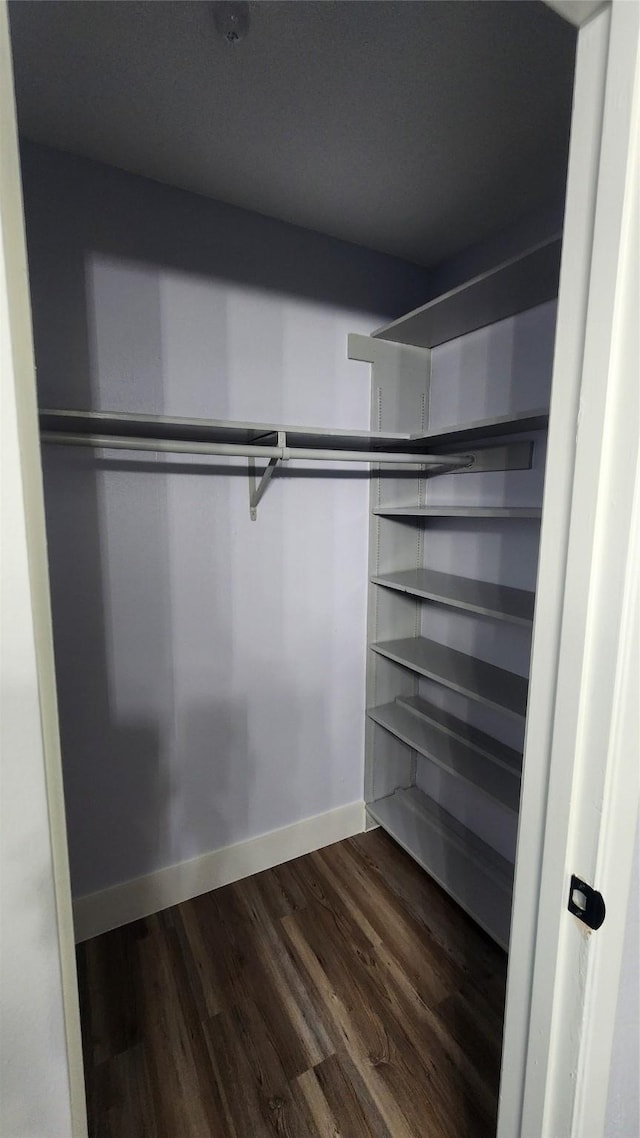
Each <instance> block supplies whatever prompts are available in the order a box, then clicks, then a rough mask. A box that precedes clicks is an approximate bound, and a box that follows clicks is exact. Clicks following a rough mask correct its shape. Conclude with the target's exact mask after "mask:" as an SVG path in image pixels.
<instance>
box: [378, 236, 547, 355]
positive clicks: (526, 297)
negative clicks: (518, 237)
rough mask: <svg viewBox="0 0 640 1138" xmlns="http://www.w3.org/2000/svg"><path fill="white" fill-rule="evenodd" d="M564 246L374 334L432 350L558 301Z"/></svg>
mask: <svg viewBox="0 0 640 1138" xmlns="http://www.w3.org/2000/svg"><path fill="white" fill-rule="evenodd" d="M561 249H562V240H561V238H559V237H554V238H552V239H550V240H548V241H544V242H543V243H541V244H540V245H535V246H534V247H533V248H531V249H528V250H527V252H526V253H523V254H522V255H521V256H519V257H514V258H512V260H509V261H504V262H503V263H502V264H501V265H498V266H497V267H496V268H494V269H491V270H490V271H489V272H487V273H481V274H480V276H477V277H474V278H473V279H472V280H470V281H467V282H466V283H465V284H463V285H460V286H459V287H458V288H454V289H451V291H450V292H445V293H444V294H443V295H442V296H438V297H436V298H435V299H434V300H430V301H429V302H428V303H427V304H423V305H422V307H421V308H416V309H414V310H413V312H409V313H408V314H407V315H406V316H401V317H400V318H399V319H398V320H394V321H392V323H391V324H386V325H385V326H384V328H378V330H377V331H376V332H374V333H373V335H374V337H375V338H376V339H379V340H391V341H393V342H394V343H396V344H407V345H412V346H413V347H416V348H436V347H438V345H439V344H445V343H446V342H447V341H448V340H455V339H457V338H458V336H464V335H466V333H467V332H475V331H476V330H477V329H478V328H484V327H486V325H488V324H495V323H497V321H499V320H505V319H506V318H507V317H508V316H515V315H516V314H517V313H518V312H524V311H525V310H526V309H527V308H535V306H536V305H538V304H544V303H545V301H547V300H553V299H554V298H555V297H556V296H557V295H558V281H559V277H560V253H561Z"/></svg>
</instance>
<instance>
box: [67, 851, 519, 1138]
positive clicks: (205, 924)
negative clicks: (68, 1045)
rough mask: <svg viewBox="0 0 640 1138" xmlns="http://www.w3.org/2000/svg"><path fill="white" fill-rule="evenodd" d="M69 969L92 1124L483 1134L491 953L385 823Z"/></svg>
mask: <svg viewBox="0 0 640 1138" xmlns="http://www.w3.org/2000/svg"><path fill="white" fill-rule="evenodd" d="M78 966H79V975H80V997H81V1007H82V1023H83V1033H84V1050H85V1067H86V1084H87V1099H88V1109H89V1125H90V1134H91V1136H92V1138H270V1136H273V1135H287V1136H289V1138H465V1136H469V1138H484V1136H485V1135H494V1134H495V1116H496V1100H497V1090H498V1078H499V1067H500V1046H501V1035H502V1015H503V1003H504V987H505V973H506V957H505V956H504V954H503V953H502V952H501V950H500V949H498V948H496V947H495V945H493V943H492V942H491V941H490V940H489V939H488V938H487V937H485V936H484V934H483V933H482V932H480V930H478V929H477V928H476V926H475V925H474V924H473V923H472V922H471V921H470V920H468V919H467V917H466V916H465V915H464V914H463V913H462V912H461V910H460V909H459V908H458V907H457V906H456V905H455V904H454V903H453V902H452V901H450V900H449V898H448V897H447V896H446V895H445V894H444V893H443V892H442V891H441V890H440V889H439V888H438V887H437V886H436V885H435V884H434V883H433V882H432V881H431V880H430V878H429V877H427V875H426V874H424V873H423V872H422V871H421V870H420V869H419V868H418V867H417V866H416V865H415V864H414V862H413V861H412V860H411V858H409V857H408V856H407V855H406V854H405V853H404V852H403V851H402V850H401V849H400V848H399V847H398V846H397V845H396V844H395V843H394V842H392V841H391V839H390V838H388V837H387V836H386V835H385V834H384V833H383V831H382V830H374V831H371V832H369V833H368V834H363V835H360V836H359V837H357V838H352V839H349V840H348V841H344V842H338V843H337V844H336V845H333V846H329V847H327V848H326V849H324V850H321V851H319V852H317V853H313V854H309V855H308V856H307V857H302V858H298V859H297V860H296V861H292V862H288V863H287V864H286V865H282V866H280V867H279V868H277V869H272V870H268V871H266V872H265V873H261V874H258V875H256V876H255V877H251V878H248V879H246V880H245V881H240V882H238V883H237V884H235V885H230V886H227V887H226V888H224V889H219V890H217V891H216V892H214V893H208V894H205V895H204V896H202V897H198V898H196V899H195V900H193V901H188V902H186V903H185V904H183V905H178V906H176V907H175V908H173V909H168V910H166V911H165V912H163V913H159V914H157V915H156V916H153V917H150V918H148V919H146V920H142V921H137V922H136V923H135V924H131V925H127V926H125V927H124V928H120V929H117V930H115V931H114V932H110V933H105V934H104V935H103V936H99V937H96V938H95V939H94V940H91V941H87V942H86V943H85V944H83V945H80V946H79V949H78Z"/></svg>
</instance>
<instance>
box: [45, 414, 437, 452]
mask: <svg viewBox="0 0 640 1138" xmlns="http://www.w3.org/2000/svg"><path fill="white" fill-rule="evenodd" d="M40 429H41V430H42V431H44V432H47V433H49V434H67V433H73V434H76V435H78V434H81V435H82V434H84V435H116V436H119V437H121V438H139V439H145V438H148V439H162V440H164V441H176V442H185V443H189V442H192V443H231V444H232V443H237V444H238V445H243V444H264V445H265V446H266V445H268V444H269V443H272V442H273V443H275V442H276V440H277V435H278V432H279V431H285V432H286V435H287V443H288V445H290V446H292V447H309V448H310V449H311V448H313V447H317V448H323V447H326V446H327V444H328V443H329V442H330V443H331V447H332V449H334V450H363V451H371V450H393V449H394V447H395V448H396V449H402V450H406V449H407V447H408V444H409V443H410V442H411V441H412V437H413V436H411V435H410V434H407V433H399V432H395V433H386V434H384V435H382V434H379V433H378V432H375V431H349V430H341V429H338V428H335V427H288V426H283V425H282V424H277V423H245V422H234V421H233V420H229V419H185V418H176V417H170V416H167V415H138V414H133V413H129V412H121V411H64V410H42V411H40ZM409 449H411V448H409ZM415 449H416V450H419V449H420V447H418V446H417V447H416V448H415Z"/></svg>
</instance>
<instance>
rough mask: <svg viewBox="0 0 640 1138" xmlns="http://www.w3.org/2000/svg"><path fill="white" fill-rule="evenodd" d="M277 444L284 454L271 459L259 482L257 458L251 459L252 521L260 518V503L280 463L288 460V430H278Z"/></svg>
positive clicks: (250, 513)
mask: <svg viewBox="0 0 640 1138" xmlns="http://www.w3.org/2000/svg"><path fill="white" fill-rule="evenodd" d="M277 445H278V446H279V447H280V449H281V450H282V455H281V456H280V457H279V458H270V459H269V462H268V463H267V466H266V467H265V469H264V471H263V473H262V478H261V479H260V481H259V482H256V460H255V458H250V459H249V516H250V518H251V521H252V522H257V520H258V503H259V502H260V500H261V499H262V497H263V495H264V492H265V490H266V489H267V486H268V485H269V483H270V481H271V478H272V477H273V473H274V471H275V469H276V467H277V465H278V463H279V462H287V461H288V454H287V433H286V431H278V443H277Z"/></svg>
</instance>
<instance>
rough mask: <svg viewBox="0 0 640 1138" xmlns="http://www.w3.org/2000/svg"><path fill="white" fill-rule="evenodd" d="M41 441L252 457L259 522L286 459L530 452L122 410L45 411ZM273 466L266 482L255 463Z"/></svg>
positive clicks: (487, 459) (503, 463)
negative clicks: (264, 501)
mask: <svg viewBox="0 0 640 1138" xmlns="http://www.w3.org/2000/svg"><path fill="white" fill-rule="evenodd" d="M40 430H41V439H42V441H43V442H44V443H57V444H58V445H63V446H88V447H93V448H97V449H108V450H130V451H158V452H164V453H173V454H198V455H205V456H207V455H208V456H212V457H213V456H216V455H218V456H222V457H225V458H248V459H249V463H250V466H249V507H250V512H251V517H252V519H253V520H254V521H255V520H256V511H257V507H258V503H259V502H260V500H261V499H262V496H263V495H264V492H265V490H266V488H267V486H268V484H269V482H270V480H271V478H272V476H273V474H274V471H275V469H276V467H277V465H278V463H280V462H287V461H289V460H290V459H305V460H309V461H315V462H335V463H338V462H371V463H375V464H376V466H379V465H381V466H387V467H394V468H396V469H397V468H399V467H402V466H418V467H424V468H425V469H429V470H430V471H432V472H438V473H443V472H446V473H449V474H452V473H457V472H462V471H466V472H474V473H477V472H482V471H488V470H526V469H528V468H529V467H530V466H531V458H532V451H531V447H530V445H529V444H527V443H526V442H522V441H520V442H509V443H500V444H497V445H494V446H488V447H487V446H482V447H479V448H478V447H474V445H473V444H474V442H475V439H476V437H477V436H476V435H475V434H473V435H472V436H469V439H468V444H469V445H468V449H466V450H465V451H464V452H463V451H462V449H461V448H462V447H463V445H464V440H463V438H462V436H461V437H460V440H459V442H457V443H456V444H455V449H453V450H450V449H449V448H448V447H446V446H445V445H444V437H448V436H449V435H450V434H451V432H445V436H442V437H441V436H440V435H439V434H437V435H434V436H433V439H431V438H429V439H427V438H425V437H423V436H421V435H416V434H412V433H411V432H410V431H392V432H385V433H384V434H383V433H381V432H379V431H360V430H356V431H350V430H344V429H334V428H330V427H290V426H284V425H282V424H280V423H242V422H233V421H230V420H222V419H186V418H170V417H168V416H164V415H141V414H137V413H126V412H116V411H76V410H67V411H65V410H58V409H55V410H54V409H48V410H42V411H41V412H40ZM256 459H259V460H263V461H265V462H266V463H267V464H268V465H267V466H266V468H265V470H264V471H263V473H262V477H261V480H260V482H258V481H257V480H256V471H255V460H256Z"/></svg>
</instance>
